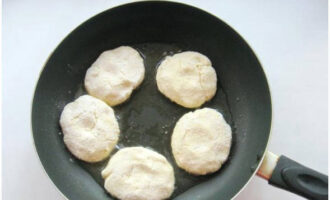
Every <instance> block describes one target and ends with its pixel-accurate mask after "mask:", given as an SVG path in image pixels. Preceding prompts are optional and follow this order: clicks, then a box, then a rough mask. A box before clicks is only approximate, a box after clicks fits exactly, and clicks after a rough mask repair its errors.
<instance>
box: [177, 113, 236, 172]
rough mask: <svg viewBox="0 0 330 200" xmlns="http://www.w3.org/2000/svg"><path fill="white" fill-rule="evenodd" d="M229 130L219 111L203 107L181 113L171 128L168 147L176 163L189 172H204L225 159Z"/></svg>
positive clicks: (218, 167)
mask: <svg viewBox="0 0 330 200" xmlns="http://www.w3.org/2000/svg"><path fill="white" fill-rule="evenodd" d="M231 139H232V132H231V128H230V126H229V125H228V124H227V122H226V121H225V119H224V118H223V116H222V114H221V113H219V112H218V111H216V110H214V109H211V108H203V109H199V110H196V111H194V112H189V113H186V114H185V115H183V116H182V117H181V118H180V119H179V121H178V122H177V123H176V125H175V128H174V130H173V134H172V139H171V146H172V153H173V155H174V158H175V161H176V163H177V165H178V166H179V167H180V168H182V169H184V170H186V171H187V172H189V173H192V174H195V175H205V174H209V173H213V172H215V171H217V170H219V169H220V167H221V166H222V164H223V163H224V162H225V161H226V160H227V158H228V155H229V151H230V146H231Z"/></svg>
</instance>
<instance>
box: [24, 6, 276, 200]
mask: <svg viewBox="0 0 330 200" xmlns="http://www.w3.org/2000/svg"><path fill="white" fill-rule="evenodd" d="M144 3H152V4H163V3H169V4H173V5H183V6H186V7H190V8H194V9H197V10H199V11H202V12H204V13H205V14H208V15H210V16H212V17H213V18H215V19H217V20H219V21H221V22H223V24H224V25H225V26H227V27H229V28H230V29H231V30H232V31H234V32H235V34H237V36H238V37H239V38H240V39H241V40H242V41H244V42H245V43H246V44H247V45H248V47H249V48H250V50H251V52H252V53H253V54H254V55H255V57H256V60H257V61H258V63H259V64H260V69H261V72H262V74H263V76H264V78H265V80H266V81H265V83H266V85H267V89H268V93H269V106H270V121H269V123H270V127H269V133H268V138H267V142H266V146H265V148H264V150H263V154H262V157H261V159H260V160H259V161H258V162H259V163H258V165H257V167H256V168H255V170H254V171H253V173H251V175H250V177H249V179H248V180H247V181H246V182H245V184H244V185H243V186H242V187H241V188H240V189H239V190H238V191H237V192H236V194H235V195H234V196H233V197H232V198H231V199H235V198H236V197H237V196H238V195H239V194H240V193H241V192H242V191H243V190H244V189H245V188H246V187H247V185H248V184H249V183H250V182H251V180H252V178H253V177H255V175H256V173H257V171H258V170H259V168H260V166H261V164H262V162H263V160H264V158H265V155H266V152H267V151H268V148H269V143H270V140H271V137H272V135H273V133H272V129H273V123H272V122H273V109H272V92H271V87H270V85H269V81H268V78H267V76H266V73H265V70H264V68H263V64H262V62H261V60H260V59H259V58H258V57H257V54H256V53H255V50H254V49H253V47H252V46H251V45H249V43H248V42H247V41H246V40H245V39H244V38H243V37H242V36H241V35H240V34H239V32H238V31H236V29H234V28H233V27H232V26H230V25H229V24H227V23H226V22H225V21H223V20H222V19H220V18H219V17H217V16H216V15H214V14H212V13H210V12H208V11H206V10H204V9H202V8H198V7H196V6H194V5H191V4H187V3H182V2H178V1H170V0H162V1H157V0H150V1H149V0H141V1H136V2H124V3H120V4H116V5H113V6H112V7H110V8H107V9H105V10H103V11H101V12H99V13H96V14H94V15H92V16H91V17H89V18H88V19H86V20H84V21H83V22H81V23H79V25H78V26H75V27H74V28H73V29H71V31H69V32H68V33H67V34H66V35H65V37H63V39H61V40H60V42H59V43H58V44H57V45H56V46H55V48H54V49H53V50H52V51H51V52H50V53H49V55H48V57H47V58H46V59H45V61H44V62H43V66H42V68H41V69H40V70H39V74H38V76H37V81H36V83H35V85H34V90H33V91H34V92H33V97H32V101H31V104H32V105H31V107H30V112H31V113H30V117H31V120H30V129H31V137H32V143H33V149H34V151H35V153H36V155H37V157H38V160H39V164H41V166H42V169H43V172H44V173H45V174H46V175H47V177H48V179H50V180H51V182H52V184H53V185H54V186H55V188H56V190H57V191H59V193H60V194H61V195H62V196H63V197H64V198H65V199H66V200H69V198H68V197H67V196H66V195H65V194H64V193H63V192H62V191H61V190H60V189H59V188H58V186H57V185H56V184H55V183H54V181H53V179H52V178H51V177H50V175H49V174H48V173H47V170H46V169H45V167H44V165H43V163H42V160H41V158H40V155H39V153H38V150H37V146H36V145H35V137H34V136H35V134H34V132H33V116H32V114H33V107H34V102H35V94H36V89H37V86H38V83H39V81H40V78H41V75H42V73H43V71H44V69H45V67H46V65H47V63H48V61H49V60H50V58H51V56H52V55H53V53H54V52H55V51H56V50H57V49H58V48H59V46H60V45H61V44H62V43H63V41H65V40H66V39H67V38H68V37H69V36H70V35H71V34H72V33H73V32H74V31H76V30H77V29H79V28H80V27H82V26H83V25H84V24H85V23H86V22H88V21H89V20H91V19H93V18H95V17H97V16H99V15H102V14H105V13H107V12H109V11H111V10H112V9H118V8H121V7H126V6H131V5H136V4H144ZM187 191H189V189H188V190H187ZM187 191H186V192H187ZM182 194H183V193H182Z"/></svg>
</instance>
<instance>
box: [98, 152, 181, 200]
mask: <svg viewBox="0 0 330 200" xmlns="http://www.w3.org/2000/svg"><path fill="white" fill-rule="evenodd" d="M102 177H103V178H104V179H105V183H104V187H105V189H106V190H107V191H108V192H109V193H110V194H112V195H113V196H115V197H117V198H119V199H121V200H162V199H167V198H169V197H170V196H171V194H172V192H173V190H174V182H175V178H174V171H173V168H172V166H171V165H170V163H169V162H168V161H167V160H166V158H165V157H164V156H162V155H161V154H159V153H157V152H155V151H152V150H149V149H147V148H144V147H127V148H123V149H121V150H119V151H118V152H117V153H116V154H114V155H113V156H112V157H111V159H110V161H109V163H108V165H107V166H106V168H105V169H104V170H103V171H102Z"/></svg>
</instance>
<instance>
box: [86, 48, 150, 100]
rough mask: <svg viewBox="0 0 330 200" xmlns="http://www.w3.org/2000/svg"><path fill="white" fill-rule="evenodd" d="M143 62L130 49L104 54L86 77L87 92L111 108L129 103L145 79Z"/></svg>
mask: <svg viewBox="0 0 330 200" xmlns="http://www.w3.org/2000/svg"><path fill="white" fill-rule="evenodd" d="M144 72H145V68H144V62H143V59H142V57H141V56H140V54H139V52H138V51H136V50H135V49H133V48H132V47H128V46H121V47H118V48H115V49H112V50H108V51H104V52H103V53H102V54H101V55H100V56H99V57H98V58H97V60H96V61H95V62H94V63H93V64H92V66H91V67H90V68H89V69H88V70H87V73H86V76H85V87H86V90H87V92H88V93H89V94H90V95H92V96H94V97H97V98H99V99H101V100H103V101H105V102H107V103H108V104H109V105H110V106H115V105H118V104H120V103H123V102H124V101H126V100H127V99H128V98H129V97H130V96H131V94H132V92H133V90H134V89H135V88H136V87H138V86H139V85H140V84H141V82H142V81H143V78H144Z"/></svg>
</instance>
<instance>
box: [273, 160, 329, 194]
mask: <svg viewBox="0 0 330 200" xmlns="http://www.w3.org/2000/svg"><path fill="white" fill-rule="evenodd" d="M268 183H269V184H271V185H274V186H276V187H280V188H283V189H285V190H288V191H290V192H293V193H296V194H298V195H301V196H303V197H306V198H307V199H316V200H326V199H328V176H326V175H324V174H321V173H319V172H317V171H315V170H312V169H310V168H308V167H305V166H303V165H301V164H299V163H297V162H295V161H293V160H291V159H290V158H287V157H285V156H281V157H280V158H279V160H278V162H277V165H276V167H275V169H274V171H273V173H272V176H271V177H270V179H269V181H268Z"/></svg>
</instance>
